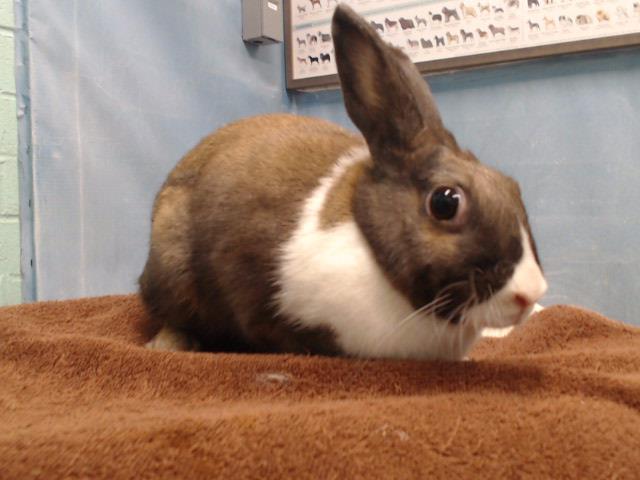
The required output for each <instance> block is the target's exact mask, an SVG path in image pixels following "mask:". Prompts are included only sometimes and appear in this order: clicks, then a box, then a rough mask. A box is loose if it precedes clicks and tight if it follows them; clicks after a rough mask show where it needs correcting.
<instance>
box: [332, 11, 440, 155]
mask: <svg viewBox="0 0 640 480" xmlns="http://www.w3.org/2000/svg"><path fill="white" fill-rule="evenodd" d="M332 34H333V41H334V45H335V52H336V63H337V67H338V75H339V77H340V83H341V86H342V92H343V95H344V103H345V106H346V108H347V112H348V113H349V116H350V117H351V120H352V121H353V123H355V125H356V126H357V127H358V128H359V129H360V131H361V132H362V134H363V135H364V137H365V139H366V140H367V143H368V144H369V148H370V149H371V151H372V153H373V154H374V156H377V155H376V153H382V151H383V150H384V151H385V152H386V155H385V156H387V157H388V156H389V155H388V153H389V152H390V151H392V149H394V148H399V149H401V150H405V149H406V148H407V147H411V145H412V144H413V139H414V138H415V137H416V135H417V134H418V133H420V132H422V131H423V130H425V129H428V130H429V132H430V133H431V134H433V135H434V136H435V138H436V139H437V141H439V143H446V142H447V141H448V140H452V138H449V137H450V134H449V133H448V132H446V130H445V129H444V127H443V125H442V120H441V118H440V114H439V112H438V109H437V107H436V105H435V102H434V100H433V97H432V96H431V91H430V90H429V87H428V85H427V83H426V82H425V81H424V80H423V78H422V76H421V75H420V73H419V72H418V70H417V68H416V67H415V65H414V64H413V63H412V62H411V60H409V58H408V57H407V56H406V55H405V54H404V53H402V52H401V51H400V50H399V49H397V48H395V47H392V46H390V45H388V44H387V43H386V42H384V41H383V40H382V38H380V36H379V35H378V34H377V32H376V31H375V29H374V28H373V27H372V26H371V25H370V24H369V23H368V22H367V21H366V20H364V19H363V18H362V17H360V16H359V15H358V14H356V13H355V12H354V11H353V10H352V9H351V8H350V7H347V6H346V5H344V4H340V5H338V7H336V10H335V13H334V15H333V22H332Z"/></svg>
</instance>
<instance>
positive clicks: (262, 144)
mask: <svg viewBox="0 0 640 480" xmlns="http://www.w3.org/2000/svg"><path fill="white" fill-rule="evenodd" d="M332 35H333V38H334V42H335V60H336V62H337V66H338V72H339V74H340V78H341V83H342V88H343V92H344V96H345V104H346V106H347V110H348V112H349V115H350V116H351V118H352V120H353V121H354V123H355V124H356V126H358V128H359V129H360V131H361V132H362V134H363V136H362V137H361V136H359V135H354V134H352V133H350V132H347V131H346V130H344V129H342V128H341V127H338V126H336V125H333V124H331V123H328V122H325V121H322V120H315V119H310V118H305V117H298V116H293V115H284V114H278V115H267V116H259V117H253V118H250V119H247V120H242V121H239V122H236V123H233V124H230V125H228V126H226V127H223V128H222V129H220V130H218V131H217V132H215V133H214V134H212V135H211V136H209V137H207V138H206V139H204V140H203V141H202V142H201V143H200V145H198V146H197V147H196V148H195V149H193V150H192V151H191V152H190V153H189V154H187V155H186V156H185V158H184V159H183V160H182V161H181V162H180V163H179V164H178V165H177V166H176V167H175V169H174V170H173V171H172V172H171V174H170V175H169V177H168V179H167V181H166V182H165V184H164V185H163V187H162V189H161V191H160V193H159V194H158V196H157V198H156V202H155V204H154V211H153V220H152V233H151V245H150V252H149V258H148V260H147V264H146V267H145V270H144V272H143V274H142V276H141V278H140V286H141V294H142V298H143V301H144V304H145V306H146V308H147V310H148V312H149V314H150V316H151V317H152V318H153V319H154V320H156V321H157V322H159V323H160V324H161V329H160V331H159V333H158V334H157V335H156V336H155V337H154V339H153V340H152V341H151V342H149V346H150V347H151V348H157V349H172V350H188V349H198V348H203V349H206V350H216V351H217V350H234V351H238V350H239V351H267V352H299V353H303V352H304V353H316V354H329V355H352V356H359V357H400V358H407V357H410V358H445V359H459V358H462V357H463V356H464V355H465V353H466V352H467V350H468V349H469V347H470V345H471V344H472V343H473V341H474V340H475V339H476V337H477V336H478V333H479V332H480V331H481V330H482V329H483V328H485V327H505V326H510V325H514V324H517V323H520V322H522V321H523V320H524V319H526V317H527V316H528V315H529V313H530V312H531V311H532V309H533V305H534V303H535V301H536V300H537V299H538V298H539V297H540V296H541V295H542V294H543V293H544V291H545V290H546V282H545V281H544V278H543V276H542V273H541V271H540V268H539V265H538V260H537V254H536V250H535V244H534V242H533V239H532V237H531V231H530V228H529V223H528V220H527V216H526V212H525V210H524V206H523V204H522V200H521V199H520V195H519V190H518V186H517V184H516V183H515V182H514V181H513V180H511V179H509V178H508V177H505V176H504V175H502V174H500V173H499V172H496V171H495V170H492V169H490V168H488V167H486V166H484V165H482V164H481V163H480V162H478V160H477V159H476V158H475V157H474V156H473V154H471V153H470V152H468V151H465V150H462V149H460V147H459V146H458V145H457V143H456V141H455V139H454V138H453V136H452V135H451V134H450V133H449V132H448V131H447V130H446V129H445V128H444V127H443V125H442V123H441V119H440V116H439V113H438V112H437V109H436V107H435V104H434V103H433V100H432V98H431V95H430V92H429V90H428V87H427V86H426V84H425V83H424V82H423V81H422V79H421V78H420V76H419V74H418V73H417V71H416V70H415V67H414V66H413V64H411V62H410V61H409V60H408V59H407V57H406V56H405V55H404V54H403V53H401V52H400V51H399V50H397V49H395V48H392V47H390V46H388V45H386V44H385V43H384V42H383V41H382V40H381V39H380V37H379V36H378V34H377V33H376V32H375V29H374V28H373V27H372V26H371V25H369V24H368V23H367V22H365V21H364V20H363V19H360V18H359V17H357V16H356V14H355V13H353V12H352V11H351V10H350V9H349V8H348V7H345V6H344V5H341V6H339V7H337V9H336V14H335V16H334V24H333V30H332ZM385 72H386V73H385Z"/></svg>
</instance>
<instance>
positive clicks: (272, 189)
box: [141, 114, 363, 351]
mask: <svg viewBox="0 0 640 480" xmlns="http://www.w3.org/2000/svg"><path fill="white" fill-rule="evenodd" d="M247 131H250V132H251V135H250V138H247V137H246V134H247ZM362 145H363V143H362V140H361V139H359V138H358V137H356V136H354V135H353V134H350V133H348V132H346V131H345V130H343V129H341V128H340V127H338V126H335V125H333V124H330V123H328V122H324V121H321V120H315V119H310V118H304V117H294V116H292V115H285V114H280V115H267V116H261V117H253V118H249V119H246V120H242V121H240V122H237V123H234V124H231V125H228V126H226V127H224V128H222V129H220V130H219V131H217V132H215V133H214V134H213V135H211V136H209V137H207V138H206V139H204V140H203V141H202V142H201V143H200V145H198V146H197V147H196V148H195V149H194V150H192V151H191V152H190V153H189V154H188V155H187V156H185V158H184V159H183V160H182V161H181V162H180V163H179V164H178V165H177V166H176V168H175V169H174V170H173V171H172V172H171V174H170V175H169V177H168V179H167V181H166V182H165V184H164V185H163V187H162V189H161V191H160V193H159V194H158V197H157V199H156V203H155V205H154V213H153V221H152V225H153V227H152V240H151V248H150V256H149V261H148V263H147V267H146V269H145V272H144V274H143V275H142V277H141V284H142V293H143V296H145V300H146V303H147V305H157V308H156V309H151V314H152V315H153V316H154V318H163V319H165V321H167V322H169V324H170V325H171V326H173V327H176V328H178V329H183V330H186V331H191V330H193V332H192V334H193V335H195V336H196V337H197V338H198V339H199V341H200V342H201V343H202V344H203V347H205V348H223V349H224V348H225V345H226V346H229V347H231V348H234V347H236V348H237V346H236V345H237V344H239V345H238V346H240V347H241V348H242V347H248V348H251V349H258V350H270V348H269V345H270V342H272V341H273V339H271V338H264V339H263V340H262V341H258V339H255V341H253V339H251V338H245V337H251V335H246V332H245V333H242V332H241V330H245V329H246V330H247V331H251V329H252V328H259V327H260V326H259V323H260V322H264V323H265V325H264V326H265V328H267V327H268V328H269V329H272V330H274V332H273V335H278V336H279V337H280V338H279V341H282V338H284V337H285V336H286V334H285V333H282V332H279V331H278V330H279V329H278V328H275V325H276V324H277V323H279V322H281V321H282V319H281V318H276V317H277V315H276V306H275V303H274V299H275V297H274V296H275V293H276V291H277V287H276V282H275V280H276V278H277V271H276V269H277V263H278V256H279V253H280V251H281V248H282V245H283V244H284V243H285V242H286V240H287V239H288V238H289V237H290V236H291V234H292V231H293V230H294V229H295V228H296V221H297V217H298V216H299V212H300V210H301V208H302V205H303V203H304V202H305V200H307V199H308V197H309V196H310V195H311V192H312V191H313V190H314V188H316V187H317V184H318V178H321V177H323V176H325V175H327V174H328V173H329V171H330V170H331V168H332V167H333V165H334V164H335V162H336V159H337V158H339V157H340V156H342V155H344V153H345V152H347V151H349V150H350V149H352V148H354V147H356V146H360V148H362ZM283 154H284V155H285V157H286V158H284V157H283ZM239 219H241V220H240V221H239ZM185 312H190V313H191V315H190V316H188V317H186V316H185ZM267 324H268V325H267ZM290 329H291V326H290V325H286V326H284V327H283V330H284V331H287V330H290ZM261 333H262V331H261ZM229 334H232V337H231V338H232V340H233V341H232V342H231V343H230V344H229ZM320 335H321V336H322V337H323V338H324V337H326V336H327V335H326V333H325V332H321V333H320ZM312 337H314V335H313V334H312V333H311V332H310V333H309V339H310V340H309V341H313V338H312ZM306 341H307V340H306V339H305V340H304V341H302V342H300V343H301V344H300V345H294V344H295V343H296V342H295V341H293V340H291V342H290V343H288V342H287V349H291V350H295V351H306V350H314V351H315V350H317V348H315V346H306V345H304V343H305V342H306ZM321 350H322V349H321Z"/></svg>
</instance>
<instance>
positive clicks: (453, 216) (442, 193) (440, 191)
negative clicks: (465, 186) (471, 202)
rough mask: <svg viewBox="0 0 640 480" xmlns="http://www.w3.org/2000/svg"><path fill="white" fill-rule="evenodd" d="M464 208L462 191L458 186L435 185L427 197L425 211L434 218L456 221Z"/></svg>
mask: <svg viewBox="0 0 640 480" xmlns="http://www.w3.org/2000/svg"><path fill="white" fill-rule="evenodd" d="M464 210H465V196H464V192H463V191H462V190H461V189H460V188H458V187H447V186H441V187H436V188H435V189H434V190H433V191H432V192H431V193H430V194H429V196H428V197H427V211H428V212H429V215H431V216H432V217H433V218H435V219H436V220H439V221H456V220H458V219H459V218H460V217H461V215H462V213H463V212H464Z"/></svg>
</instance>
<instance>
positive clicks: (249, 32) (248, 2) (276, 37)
mask: <svg viewBox="0 0 640 480" xmlns="http://www.w3.org/2000/svg"><path fill="white" fill-rule="evenodd" d="M282 2H283V0H242V40H244V41H245V42H250V43H255V44H265V43H277V42H282V36H283V35H282V25H283V19H282Z"/></svg>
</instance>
